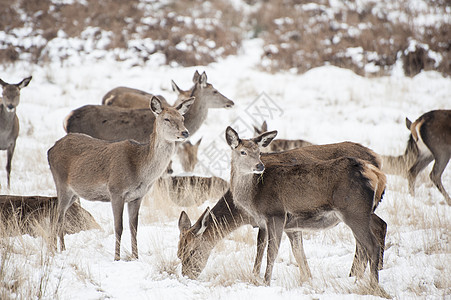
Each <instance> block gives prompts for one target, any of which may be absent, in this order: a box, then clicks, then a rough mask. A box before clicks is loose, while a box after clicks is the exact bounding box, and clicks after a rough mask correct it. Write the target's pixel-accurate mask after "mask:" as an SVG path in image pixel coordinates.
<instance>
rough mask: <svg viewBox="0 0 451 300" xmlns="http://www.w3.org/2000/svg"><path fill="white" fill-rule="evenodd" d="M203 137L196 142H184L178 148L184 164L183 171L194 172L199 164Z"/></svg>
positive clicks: (178, 154) (178, 153)
mask: <svg viewBox="0 0 451 300" xmlns="http://www.w3.org/2000/svg"><path fill="white" fill-rule="evenodd" d="M201 142H202V139H200V140H198V141H197V143H196V144H194V145H193V144H191V142H190V141H186V142H184V143H182V144H181V145H180V146H179V147H178V148H177V156H178V157H179V159H180V163H181V164H182V168H183V171H185V172H193V171H194V168H195V167H196V164H197V161H198V159H197V152H198V151H199V146H200V143H201Z"/></svg>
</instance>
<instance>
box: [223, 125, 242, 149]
mask: <svg viewBox="0 0 451 300" xmlns="http://www.w3.org/2000/svg"><path fill="white" fill-rule="evenodd" d="M225 136H226V141H227V144H229V146H230V147H231V148H232V150H233V149H235V148H236V147H238V145H239V144H240V143H241V140H240V137H239V136H238V133H237V132H236V131H235V130H233V128H232V127H230V126H228V127H227V129H226V132H225Z"/></svg>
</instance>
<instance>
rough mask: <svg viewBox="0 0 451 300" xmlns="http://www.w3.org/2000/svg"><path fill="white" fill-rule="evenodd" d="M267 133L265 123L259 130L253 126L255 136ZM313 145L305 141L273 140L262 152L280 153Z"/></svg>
mask: <svg viewBox="0 0 451 300" xmlns="http://www.w3.org/2000/svg"><path fill="white" fill-rule="evenodd" d="M266 131H268V124H267V123H266V121H264V122H263V124H262V126H261V127H260V128H258V127H256V126H254V133H255V135H259V134H262V133H263V132H266ZM312 145H313V144H312V143H310V142H307V141H305V140H287V139H275V140H274V141H272V142H271V144H269V146H268V147H266V148H264V149H262V151H263V152H281V151H285V150H291V149H296V148H301V147H306V146H312Z"/></svg>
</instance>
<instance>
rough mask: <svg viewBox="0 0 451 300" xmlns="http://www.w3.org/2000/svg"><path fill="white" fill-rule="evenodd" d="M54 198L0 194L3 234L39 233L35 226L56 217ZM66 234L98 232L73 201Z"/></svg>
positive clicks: (85, 212) (95, 223)
mask: <svg viewBox="0 0 451 300" xmlns="http://www.w3.org/2000/svg"><path fill="white" fill-rule="evenodd" d="M57 206H58V198H57V197H44V196H14V195H0V221H1V222H2V224H3V227H2V228H3V229H4V232H5V233H6V234H31V235H33V236H35V235H38V234H40V233H42V232H40V230H37V228H36V225H37V224H42V223H44V221H45V219H53V218H54V217H55V216H56V211H57ZM66 225H67V226H66V229H67V233H69V234H72V233H77V232H80V231H82V230H90V229H99V228H100V226H99V224H97V222H96V221H95V220H94V218H93V216H92V215H91V214H90V213H89V212H88V211H86V210H85V209H83V208H82V207H81V205H80V204H79V203H78V202H75V203H74V205H72V206H71V207H70V208H69V209H68V211H67V223H66Z"/></svg>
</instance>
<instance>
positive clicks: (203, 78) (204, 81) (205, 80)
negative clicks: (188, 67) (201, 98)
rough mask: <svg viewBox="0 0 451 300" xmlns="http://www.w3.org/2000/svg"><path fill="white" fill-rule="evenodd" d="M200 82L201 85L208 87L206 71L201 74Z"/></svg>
mask: <svg viewBox="0 0 451 300" xmlns="http://www.w3.org/2000/svg"><path fill="white" fill-rule="evenodd" d="M199 83H200V86H201V87H203V88H205V87H207V73H205V71H204V72H203V73H202V75H200V79H199Z"/></svg>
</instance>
